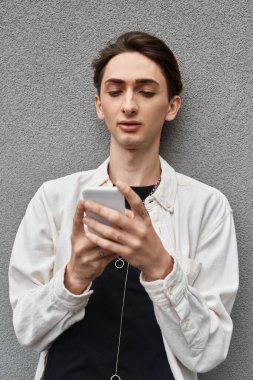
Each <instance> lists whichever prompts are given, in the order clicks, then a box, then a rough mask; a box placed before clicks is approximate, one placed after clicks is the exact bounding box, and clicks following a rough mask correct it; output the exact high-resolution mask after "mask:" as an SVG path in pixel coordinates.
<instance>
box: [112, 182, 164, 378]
mask: <svg viewBox="0 0 253 380" xmlns="http://www.w3.org/2000/svg"><path fill="white" fill-rule="evenodd" d="M160 182H161V177H160V178H159V180H158V181H157V183H156V184H155V186H154V187H153V189H152V190H151V192H150V193H149V195H148V196H147V197H150V196H151V195H152V194H154V192H155V191H156V189H157V188H158V186H159V185H160ZM145 199H146V198H145ZM145 199H144V200H143V201H142V203H143V204H144V202H145ZM114 265H115V267H116V268H117V269H122V268H123V267H124V265H125V262H124V260H123V259H122V257H121V256H117V260H116V261H115V264H114ZM128 270H129V263H128V264H127V270H126V277H125V284H124V291H123V298H122V307H121V316H120V326H119V339H118V349H117V355H116V365H115V373H114V375H112V376H111V377H110V380H121V377H120V376H119V375H118V363H119V351H120V343H121V334H122V322H123V314H124V306H125V298H126V286H127V278H128Z"/></svg>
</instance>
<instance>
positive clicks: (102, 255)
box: [64, 200, 116, 294]
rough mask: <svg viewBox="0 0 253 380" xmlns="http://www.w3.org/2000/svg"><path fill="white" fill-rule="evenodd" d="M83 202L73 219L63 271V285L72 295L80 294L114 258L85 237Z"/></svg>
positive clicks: (78, 206) (80, 203)
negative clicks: (67, 260) (68, 251)
mask: <svg viewBox="0 0 253 380" xmlns="http://www.w3.org/2000/svg"><path fill="white" fill-rule="evenodd" d="M84 211H85V208H84V201H82V200H80V201H79V202H78V204H77V207H76V212H75V215H74V218H73V227H72V234H71V257H70V261H69V263H68V264H67V266H66V269H65V277H64V285H65V287H66V289H68V290H69V291H70V292H71V293H73V294H81V293H83V292H84V290H85V289H86V288H87V287H88V285H89V284H90V283H91V282H92V281H93V280H94V279H95V278H97V277H98V276H100V275H101V273H102V272H103V271H104V269H105V267H106V266H107V265H108V264H109V262H110V261H112V260H114V259H115V258H116V256H115V255H114V254H109V253H106V252H104V251H103V250H102V249H101V248H100V247H98V246H96V245H95V244H94V243H92V242H90V241H89V240H88V239H87V238H86V236H85V230H84V224H83V216H84Z"/></svg>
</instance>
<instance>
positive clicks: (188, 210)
mask: <svg viewBox="0 0 253 380" xmlns="http://www.w3.org/2000/svg"><path fill="white" fill-rule="evenodd" d="M160 161H161V168H162V178H161V183H160V185H159V187H158V188H157V190H156V191H155V193H154V194H153V195H152V196H150V197H148V198H147V199H146V201H145V206H146V208H147V210H148V212H149V215H150V218H151V220H152V223H153V226H154V228H155V230H156V232H157V234H158V235H159V237H160V239H161V241H162V243H163V245H164V247H165V248H166V250H167V251H168V252H169V253H170V254H171V255H172V256H173V257H174V260H175V262H174V268H173V271H172V272H171V273H170V274H169V275H168V276H167V277H166V278H165V279H164V280H158V281H154V282H145V281H143V278H142V276H140V281H141V283H142V285H143V286H144V288H145V289H146V291H147V293H148V294H149V296H150V298H151V300H152V301H153V304H154V310H155V315H156V318H157V322H158V324H159V326H160V328H161V331H162V336H163V340H164V345H165V349H166V353H167V357H168V360H169V363H170V366H171V369H172V372H173V374H174V377H175V379H176V380H183V379H184V380H186V379H187V380H196V379H197V372H205V371H209V370H211V369H212V368H214V367H215V366H217V365H218V364H220V363H221V362H222V361H223V360H224V359H225V358H226V356H227V353H228V349H229V344H230V339H231V334H232V329H233V325H232V321H231V318H230V316H229V314H230V312H231V309H232V306H233V303H234V300H235V296H236V292H237V289H238V257H237V244H236V237H235V230H234V223H233V217H232V210H231V208H230V206H229V203H228V201H227V199H226V198H225V196H224V195H223V194H222V193H220V192H219V191H218V190H216V189H214V188H212V187H210V186H207V185H204V184H202V183H200V182H198V181H196V180H194V179H191V178H189V177H186V176H184V175H182V174H178V173H176V172H175V171H174V169H173V168H172V167H171V166H169V164H168V163H167V162H166V161H165V160H163V159H162V158H161V157H160ZM108 162H109V158H108V159H107V160H106V161H105V162H104V163H103V164H102V165H101V166H100V167H99V168H98V169H96V170H90V171H86V172H79V173H75V174H72V175H69V176H66V177H63V178H59V179H56V180H52V181H48V182H46V183H44V184H43V185H42V186H41V187H40V188H39V190H38V191H37V192H36V194H35V196H34V197H33V199H32V200H31V202H30V203H29V205H28V208H27V211H26V214H25V216H24V218H23V220H22V222H21V225H20V227H19V230H18V233H17V236H16V239H15V243H14V247H13V252H12V257H11V261H10V268H9V284H10V301H11V304H12V307H13V314H14V316H13V321H14V328H15V332H16V335H17V338H18V340H19V342H20V343H21V344H22V345H25V346H30V347H34V348H35V349H36V350H38V351H39V352H41V355H40V361H39V365H38V368H37V372H36V376H35V380H39V379H43V370H44V365H45V359H46V352H47V349H48V348H49V347H50V345H51V343H52V342H53V341H54V339H56V337H58V336H59V335H60V334H61V333H62V332H63V331H65V330H66V329H68V328H69V327H70V326H71V325H73V324H74V323H75V322H77V321H79V320H81V319H82V318H83V317H84V314H85V306H86V305H87V303H88V301H89V297H90V295H91V294H92V290H89V289H88V290H87V291H85V292H84V293H83V294H82V295H73V294H71V293H70V292H69V291H67V290H66V289H65V288H64V284H63V275H64V268H65V266H66V263H67V262H68V260H69V258H70V253H71V243H70V235H71V231H72V221H73V216H74V213H75V209H76V205H77V202H78V200H79V199H81V198H82V195H81V194H82V190H83V189H84V188H85V187H86V186H89V187H90V186H94V187H95V186H112V183H111V181H110V179H109V177H108V173H107V166H108ZM158 370H159V369H158Z"/></svg>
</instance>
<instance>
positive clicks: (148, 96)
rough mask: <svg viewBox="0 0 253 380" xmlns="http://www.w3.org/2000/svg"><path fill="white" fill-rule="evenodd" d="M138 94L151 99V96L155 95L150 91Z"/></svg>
mask: <svg viewBox="0 0 253 380" xmlns="http://www.w3.org/2000/svg"><path fill="white" fill-rule="evenodd" d="M140 93H141V94H142V95H143V96H145V98H152V96H154V95H155V93H154V92H152V91H140Z"/></svg>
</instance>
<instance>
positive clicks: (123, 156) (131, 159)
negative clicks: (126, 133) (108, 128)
mask: <svg viewBox="0 0 253 380" xmlns="http://www.w3.org/2000/svg"><path fill="white" fill-rule="evenodd" d="M160 176H161V167H160V160H159V152H158V151H153V152H152V151H151V150H148V151H146V150H145V151H140V150H137V149H136V150H132V149H131V150H126V149H123V150H122V152H119V150H118V149H117V150H114V149H113V148H112V146H111V149H110V162H109V177H110V179H111V181H112V182H113V183H116V181H118V180H121V181H123V182H125V183H126V184H127V185H129V186H148V185H154V184H155V183H156V182H157V181H158V180H159V178H160Z"/></svg>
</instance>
